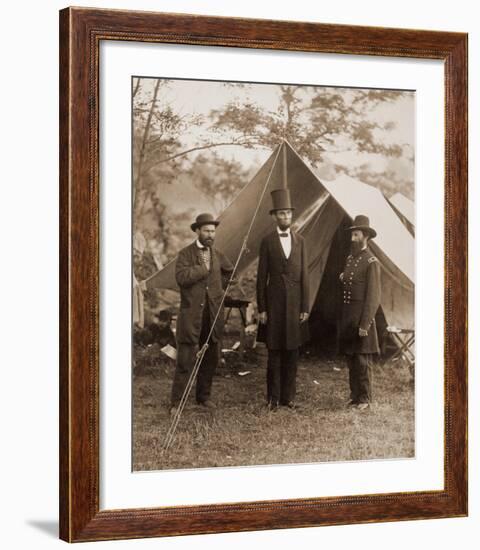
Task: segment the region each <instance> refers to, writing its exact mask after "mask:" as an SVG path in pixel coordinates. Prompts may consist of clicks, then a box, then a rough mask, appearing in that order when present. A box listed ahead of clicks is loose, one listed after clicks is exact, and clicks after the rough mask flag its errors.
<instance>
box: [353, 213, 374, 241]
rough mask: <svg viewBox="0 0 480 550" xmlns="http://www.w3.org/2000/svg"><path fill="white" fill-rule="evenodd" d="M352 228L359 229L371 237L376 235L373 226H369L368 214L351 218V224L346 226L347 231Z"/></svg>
mask: <svg viewBox="0 0 480 550" xmlns="http://www.w3.org/2000/svg"><path fill="white" fill-rule="evenodd" d="M354 229H360V231H363V232H364V233H366V234H367V235H368V236H369V237H370V238H371V239H373V238H374V237H376V236H377V232H376V231H375V229H373V227H370V220H369V219H368V216H363V215H362V214H360V215H358V216H355V219H354V220H353V225H351V226H350V227H349V228H348V231H353V230H354Z"/></svg>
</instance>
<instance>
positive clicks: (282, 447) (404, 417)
mask: <svg viewBox="0 0 480 550" xmlns="http://www.w3.org/2000/svg"><path fill="white" fill-rule="evenodd" d="M136 363H137V366H136V369H135V374H134V380H133V466H134V470H136V471H138V470H162V469H179V468H205V467H226V466H246V465H261V464H285V463H309V462H324V461H340V460H341V461H345V460H365V459H387V458H408V457H413V456H414V452H415V445H414V437H415V422H414V384H413V378H412V375H411V373H410V371H409V370H408V368H405V367H402V366H401V365H398V364H393V365H392V364H388V363H387V364H386V365H376V366H375V367H374V369H373V400H374V403H373V405H372V407H371V408H370V409H368V410H367V411H361V412H360V411H355V410H351V409H347V408H346V407H345V404H346V402H347V399H348V396H349V390H348V370H347V368H346V365H345V363H344V362H343V361H342V360H328V359H325V358H324V359H322V358H318V357H313V356H311V355H304V356H302V357H301V360H300V362H299V367H298V375H297V400H296V402H297V403H298V405H299V406H300V408H299V409H298V410H290V409H287V408H283V407H282V408H280V409H279V410H278V411H268V410H267V409H266V408H265V393H266V383H265V379H266V351H265V350H264V349H259V350H258V351H255V350H248V351H247V352H246V353H245V354H244V356H243V357H242V358H240V356H239V355H237V354H228V355H227V356H226V357H225V363H224V364H222V365H221V366H220V367H219V368H218V370H217V374H216V376H215V378H214V382H213V388H212V400H213V401H214V402H215V403H216V405H217V408H216V409H215V410H213V411H211V410H205V409H204V408H203V407H199V406H198V405H196V404H195V401H194V399H193V397H192V396H191V397H190V400H189V402H188V403H187V405H186V407H185V410H184V413H183V415H182V417H181V420H180V423H179V426H178V429H177V433H176V437H175V441H174V442H173V445H172V447H171V448H170V449H169V450H168V451H167V452H165V453H164V452H163V451H162V445H163V441H164V437H165V434H166V431H167V429H168V427H169V424H170V417H169V415H168V404H169V395H170V389H171V383H172V378H173V372H174V368H175V366H174V362H173V361H171V360H170V359H166V358H163V357H162V354H161V352H160V351H159V350H158V349H157V348H156V347H155V346H152V347H150V348H147V349H146V350H137V353H136ZM245 371H250V373H249V374H246V375H244V376H240V375H239V372H245ZM192 393H193V392H192Z"/></svg>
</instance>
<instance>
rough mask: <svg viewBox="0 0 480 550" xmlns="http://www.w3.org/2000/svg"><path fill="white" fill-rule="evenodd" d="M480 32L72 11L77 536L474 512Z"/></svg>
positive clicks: (68, 52)
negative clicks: (470, 74)
mask: <svg viewBox="0 0 480 550" xmlns="http://www.w3.org/2000/svg"><path fill="white" fill-rule="evenodd" d="M466 228H467V36H466V35H465V34H461V33H447V32H434V31H418V30H415V31H414V30H406V29H386V28H373V27H372V28H371V27H355V26H344V25H323V24H317V23H306V22H305V23H293V22H287V21H269V20H253V19H236V18H221V17H204V16H195V15H178V14H162V13H147V12H127V11H110V10H101V9H90V8H88V9H84V8H66V9H65V10H62V11H61V12H60V258H61V261H60V285H61V286H60V327H61V329H60V359H61V360H60V536H61V538H62V539H64V540H67V541H69V542H76V541H94V540H106V539H124V538H139V537H155V536H170V535H181V534H196V533H217V532H228V531H245V530H260V529H276V528H289V527H302V526H319V525H335V524H347V523H362V522H373V521H395V520H406V519H429V518H432V519H433V518H444V517H455V516H465V515H466V514H467V420H466V419H467V336H466V310H467V283H466V281H467V229H466Z"/></svg>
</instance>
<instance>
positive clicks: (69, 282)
mask: <svg viewBox="0 0 480 550" xmlns="http://www.w3.org/2000/svg"><path fill="white" fill-rule="evenodd" d="M101 40H127V41H142V42H164V43H173V44H196V45H204V46H231V47H232V46H233V47H248V48H261V49H278V50H297V51H309V52H324V53H342V54H351V55H377V56H378V55H382V56H396V57H410V58H424V59H439V60H443V62H444V66H445V80H444V82H445V113H446V139H445V158H446V163H445V325H444V326H445V353H444V357H445V453H444V457H445V459H444V476H445V477H444V479H445V484H444V490H442V491H430V492H412V493H395V494H378V495H375V494H372V495H361V496H342V497H339V498H310V499H300V500H282V501H270V502H264V501H262V502H245V503H240V504H215V505H202V506H182V507H168V508H153V509H126V510H99V337H98V335H99V292H98V288H99V234H98V228H99V224H100V220H99V178H98V173H99V171H98V166H99V159H98V140H99V112H98V94H99V46H100V41H101ZM466 320H467V35H466V34H462V33H451V32H433V31H418V30H406V29H387V28H373V27H355V26H346V25H323V24H316V23H296V22H287V21H268V20H253V19H236V18H221V17H203V16H202V17H200V16H195V15H178V14H161V13H148V12H128V11H111V10H103V9H82V8H67V9H65V10H62V11H61V12H60V537H61V538H62V539H64V540H67V541H70V542H74V541H92V540H103V539H122V538H138V537H155V536H168V535H180V534H194V533H215V532H227V531H246V530H258V529H276V528H287V527H301V526H318V525H333V524H346V523H354V522H355V523H360V522H372V521H394V520H407V519H427V518H444V517H452V516H464V515H466V514H467V329H466Z"/></svg>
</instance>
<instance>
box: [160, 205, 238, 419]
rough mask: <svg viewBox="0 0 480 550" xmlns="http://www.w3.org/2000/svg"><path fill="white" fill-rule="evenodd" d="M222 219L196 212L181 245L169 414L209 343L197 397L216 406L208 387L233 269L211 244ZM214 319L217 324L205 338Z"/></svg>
mask: <svg viewBox="0 0 480 550" xmlns="http://www.w3.org/2000/svg"><path fill="white" fill-rule="evenodd" d="M219 223H220V222H219V221H218V220H215V218H214V217H213V216H212V215H211V214H200V215H199V216H197V218H196V220H195V222H194V223H192V224H191V226H190V227H191V229H192V231H194V232H195V233H196V235H197V238H196V239H195V241H194V242H193V243H192V244H190V245H188V246H187V247H186V248H184V249H182V250H181V251H180V253H179V255H178V258H177V263H176V267H175V277H176V280H177V284H178V286H179V287H180V313H179V315H178V319H177V345H178V348H177V364H176V369H175V376H174V380H173V386H172V395H171V405H170V412H171V414H174V413H175V411H176V408H177V407H178V404H179V402H180V400H181V398H182V395H183V393H184V391H185V387H186V385H187V382H188V379H189V377H190V374H191V372H192V369H193V367H194V364H195V360H196V354H197V351H198V350H199V348H201V347H202V346H203V345H204V344H205V343H207V344H208V348H207V351H206V353H205V355H204V357H203V360H202V362H201V364H200V368H199V370H198V374H197V382H196V400H197V403H198V404H200V405H203V406H205V407H209V408H213V407H214V405H213V403H212V402H211V401H210V392H211V387H212V380H213V375H214V373H215V369H216V366H217V363H218V358H219V349H218V343H219V341H220V339H221V337H222V332H223V325H224V315H223V303H222V296H223V291H224V288H226V285H227V283H228V280H229V278H230V276H231V274H232V272H233V266H232V264H231V262H230V260H229V259H228V258H227V257H226V256H225V255H224V254H222V253H221V252H220V251H219V250H216V249H215V248H214V247H213V243H214V241H215V230H216V228H217V226H218V225H219ZM217 313H218V315H217ZM215 319H216V322H215V326H214V327H213V331H212V333H211V335H210V338H209V339H208V342H206V341H207V338H208V336H209V334H210V331H211V329H212V325H213V323H214V321H215Z"/></svg>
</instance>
